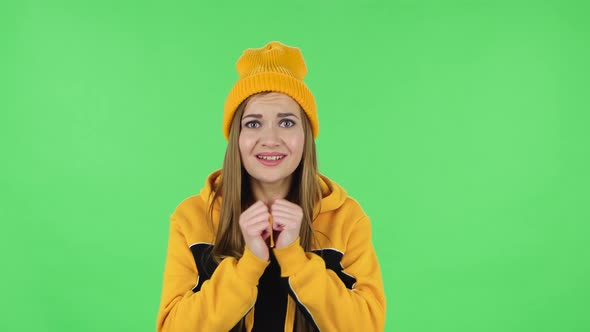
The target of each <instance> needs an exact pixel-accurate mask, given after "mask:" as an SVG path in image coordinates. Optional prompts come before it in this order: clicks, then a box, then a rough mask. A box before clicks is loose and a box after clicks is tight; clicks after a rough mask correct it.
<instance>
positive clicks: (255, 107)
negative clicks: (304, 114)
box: [244, 92, 300, 115]
mask: <svg viewBox="0 0 590 332" xmlns="http://www.w3.org/2000/svg"><path fill="white" fill-rule="evenodd" d="M299 109H300V107H299V104H298V103H297V102H296V101H295V100H294V99H293V98H291V97H289V96H288V95H286V94H283V93H279V92H271V93H265V94H259V95H255V96H253V97H252V98H251V99H250V100H249V101H248V103H247V104H246V108H245V109H244V115H246V114H249V113H268V112H273V113H278V112H287V111H288V112H293V113H295V114H299Z"/></svg>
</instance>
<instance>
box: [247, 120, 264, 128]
mask: <svg viewBox="0 0 590 332" xmlns="http://www.w3.org/2000/svg"><path fill="white" fill-rule="evenodd" d="M244 127H246V128H258V127H260V123H258V121H249V122H246V123H245V124H244Z"/></svg>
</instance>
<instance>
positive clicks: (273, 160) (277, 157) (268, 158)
mask: <svg viewBox="0 0 590 332" xmlns="http://www.w3.org/2000/svg"><path fill="white" fill-rule="evenodd" d="M286 156H287V155H286V154H284V153H277V152H262V153H259V154H256V159H258V161H259V162H260V163H262V164H263V165H265V166H276V165H278V164H279V163H280V162H281V161H283V159H285V157H286Z"/></svg>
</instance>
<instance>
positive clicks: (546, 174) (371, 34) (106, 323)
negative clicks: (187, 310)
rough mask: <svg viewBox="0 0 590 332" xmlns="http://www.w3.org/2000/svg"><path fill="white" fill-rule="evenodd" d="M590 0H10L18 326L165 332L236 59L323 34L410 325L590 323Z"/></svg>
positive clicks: (363, 199) (342, 156) (342, 132)
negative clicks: (174, 217)
mask: <svg viewBox="0 0 590 332" xmlns="http://www.w3.org/2000/svg"><path fill="white" fill-rule="evenodd" d="M589 9H590V6H589V5H588V2H586V1H578V2H573V1H530V2H528V3H527V2H522V1H359V2H355V3H350V4H345V3H344V2H341V1H293V2H275V1H253V2H235V3H232V2H227V1H224V2H213V1H209V2H199V1H113V0H108V1H20V2H14V3H8V2H3V3H2V5H0V13H1V14H0V16H1V17H0V40H1V41H2V42H1V46H0V47H1V48H2V50H1V52H0V53H1V54H0V60H1V61H0V69H1V74H0V77H1V79H0V80H1V86H0V96H1V97H0V135H1V137H0V138H1V140H0V142H1V143H0V144H1V156H2V162H1V164H0V167H1V172H0V181H1V182H0V187H1V195H2V196H1V209H0V218H1V232H0V233H1V235H0V236H1V241H0V250H1V253H2V269H1V270H2V272H1V273H0V294H1V298H2V300H1V303H2V308H0V309H1V311H2V315H1V316H2V326H3V327H2V330H5V331H153V330H154V329H155V319H156V313H157V309H158V305H159V301H160V291H161V282H162V272H163V266H164V259H165V254H166V245H167V237H168V221H169V220H168V217H169V215H170V214H171V213H172V211H173V210H174V208H175V207H176V206H177V204H179V203H180V202H181V201H182V200H183V199H184V198H186V197H188V196H190V195H193V194H196V193H198V191H199V190H200V188H201V186H202V185H203V183H204V180H205V177H206V176H207V175H208V174H209V173H210V172H211V171H213V170H214V169H216V168H218V167H220V166H221V162H222V157H223V153H224V149H225V146H226V142H225V140H224V138H223V136H222V134H221V118H222V108H223V102H224V100H225V97H226V94H227V92H228V91H229V89H230V88H231V86H232V84H233V83H234V81H235V79H236V73H235V68H234V65H235V61H236V60H237V58H238V57H239V55H240V54H241V52H242V51H243V50H244V49H245V48H248V47H261V46H263V45H264V44H266V43H267V42H268V41H271V40H280V41H282V42H284V43H287V44H290V45H295V46H298V47H300V48H301V50H302V51H303V54H304V56H305V59H306V62H307V65H308V69H309V74H308V76H307V78H306V81H307V83H308V85H309V87H310V88H311V89H312V91H313V92H314V94H315V96H316V98H317V103H318V109H319V117H320V134H319V137H318V139H317V144H318V150H319V152H318V153H319V162H320V170H321V171H322V173H324V174H326V175H327V176H329V177H331V178H332V179H333V180H335V181H336V182H338V183H340V184H341V185H343V186H344V187H345V188H346V190H347V191H348V192H349V194H350V195H351V196H353V197H355V198H356V199H357V200H358V201H359V202H360V203H361V204H362V206H363V208H364V209H365V211H366V212H367V214H368V215H369V216H370V217H371V218H372V223H373V232H374V234H373V240H374V245H375V248H376V250H377V253H378V256H379V259H380V262H381V265H382V271H383V277H384V282H385V291H386V296H387V322H386V330H387V331H399V332H410V331H454V332H456V331H588V330H590V315H588V308H589V306H590V301H589V300H590V286H589V280H590V273H589V272H590V271H589V269H590V263H589V261H590V249H589V246H588V237H589V235H590V234H589V233H590V232H589V231H590V227H589V226H588V222H589V221H590V207H589V206H590V204H589V203H590V202H589V201H590V191H589V189H588V188H589V186H590V175H589V166H590V158H589V152H590V148H589V143H590V134H589V125H590V121H589V120H590V115H589V113H588V112H589V111H590V108H589V104H590V103H589V99H590V97H589V96H590V93H589V87H590V84H589V83H590V82H589V79H588V75H589V74H590V71H589V67H590V65H589V61H588V59H590V46H589V40H590V33H589V32H590V24H589V20H588V14H589V13H590V11H589Z"/></svg>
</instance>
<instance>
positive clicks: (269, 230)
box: [157, 42, 385, 332]
mask: <svg viewBox="0 0 590 332" xmlns="http://www.w3.org/2000/svg"><path fill="white" fill-rule="evenodd" d="M237 69H238V73H239V79H238V81H237V82H236V84H235V85H234V87H233V88H232V90H231V91H230V93H229V95H228V97H227V100H226V103H225V110H224V117H223V132H224V135H225V137H226V139H227V140H228V145H227V150H226V153H225V159H224V162H223V168H222V169H221V170H217V171H214V172H213V173H211V174H210V175H209V176H208V178H207V180H206V181H205V185H204V187H203V189H202V190H201V192H200V194H198V195H195V196H191V197H188V198H187V199H185V200H184V201H182V202H181V203H180V204H179V205H178V206H177V208H176V210H175V211H174V213H173V214H172V216H171V223H170V238H169V243H168V254H167V258H166V265H165V271H164V281H163V290H162V298H161V304H160V308H159V313H158V318H157V331H166V332H173V331H174V332H180V331H382V330H383V325H384V320H385V296H384V291H383V284H382V279H381V271H380V268H379V263H378V261H377V257H376V255H375V251H374V249H373V245H372V242H371V226H370V221H369V217H368V216H367V215H366V214H365V213H364V212H363V210H362V208H361V207H360V206H359V204H358V203H357V202H356V201H355V200H354V199H353V198H351V197H350V196H348V195H347V194H346V192H345V190H344V189H343V188H342V187H340V186H339V185H338V184H336V183H335V182H334V181H331V180H330V179H328V178H327V177H325V176H324V175H321V174H320V173H319V172H318V167H317V158H316V149H315V141H314V139H315V138H316V137H317V134H318V118H317V111H316V104H315V99H314V97H313V95H312V94H311V92H310V91H309V89H308V88H307V86H306V85H305V83H304V82H303V78H304V77H305V75H306V72H307V68H306V66H305V63H304V59H303V57H302V54H301V52H300V50H299V49H298V48H295V47H290V46H287V45H284V44H282V43H279V42H271V43H269V44H267V45H266V46H264V47H262V48H258V49H247V50H246V51H244V53H243V54H242V56H241V57H240V59H239V60H238V62H237Z"/></svg>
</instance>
